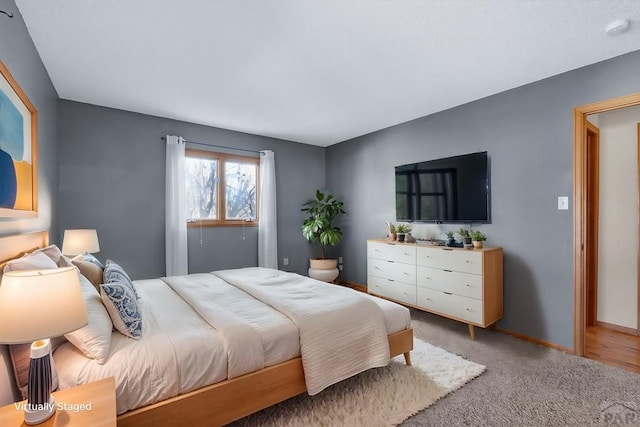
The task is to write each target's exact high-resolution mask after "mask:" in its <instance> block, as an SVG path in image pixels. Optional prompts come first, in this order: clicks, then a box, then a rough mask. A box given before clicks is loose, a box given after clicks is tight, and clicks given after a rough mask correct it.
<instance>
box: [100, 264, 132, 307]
mask: <svg viewBox="0 0 640 427" xmlns="http://www.w3.org/2000/svg"><path fill="white" fill-rule="evenodd" d="M116 282H118V283H124V284H125V285H127V286H129V288H131V291H132V292H133V294H134V295H135V296H136V299H138V298H140V296H139V295H138V292H137V291H136V288H135V286H133V282H132V281H131V279H130V278H129V275H128V274H127V273H126V272H125V271H124V268H122V267H121V266H120V265H118V264H116V263H115V262H113V261H111V260H110V259H108V260H107V265H106V266H105V267H104V272H103V283H105V284H107V283H116Z"/></svg>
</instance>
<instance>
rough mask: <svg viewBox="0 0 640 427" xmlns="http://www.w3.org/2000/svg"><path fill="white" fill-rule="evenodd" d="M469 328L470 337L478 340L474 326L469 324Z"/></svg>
mask: <svg viewBox="0 0 640 427" xmlns="http://www.w3.org/2000/svg"><path fill="white" fill-rule="evenodd" d="M467 326H468V327H469V335H470V336H471V339H472V340H475V339H476V331H475V330H474V329H473V325H472V324H471V323H469V324H468V325H467Z"/></svg>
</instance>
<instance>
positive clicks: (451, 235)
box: [447, 231, 456, 246]
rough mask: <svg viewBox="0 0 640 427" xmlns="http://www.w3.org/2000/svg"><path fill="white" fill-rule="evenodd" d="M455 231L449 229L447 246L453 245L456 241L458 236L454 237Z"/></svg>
mask: <svg viewBox="0 0 640 427" xmlns="http://www.w3.org/2000/svg"><path fill="white" fill-rule="evenodd" d="M453 234H454V232H453V231H447V246H453V245H454V244H455V243H456V238H455V237H453Z"/></svg>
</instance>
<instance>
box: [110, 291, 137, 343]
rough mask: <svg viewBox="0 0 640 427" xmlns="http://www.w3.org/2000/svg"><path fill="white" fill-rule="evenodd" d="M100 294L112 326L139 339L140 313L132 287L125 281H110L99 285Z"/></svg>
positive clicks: (128, 335) (126, 334)
mask: <svg viewBox="0 0 640 427" xmlns="http://www.w3.org/2000/svg"><path fill="white" fill-rule="evenodd" d="M100 295H101V296H102V302H103V303H104V306H105V307H106V308H107V311H108V312H109V316H111V322H112V323H113V326H114V327H115V328H116V329H117V330H118V331H119V332H120V333H122V334H123V335H125V336H127V337H130V338H134V339H140V337H141V336H142V313H141V311H140V306H139V305H138V298H137V297H136V295H135V294H134V293H133V289H132V288H131V287H129V285H128V284H126V283H122V282H110V283H105V284H103V285H101V286H100Z"/></svg>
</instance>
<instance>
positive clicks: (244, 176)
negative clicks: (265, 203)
mask: <svg viewBox="0 0 640 427" xmlns="http://www.w3.org/2000/svg"><path fill="white" fill-rule="evenodd" d="M256 169H257V168H256V165H255V164H247V163H240V162H234V161H227V162H225V174H224V178H225V201H226V205H227V206H226V212H225V218H226V219H247V218H250V219H253V218H255V217H256Z"/></svg>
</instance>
